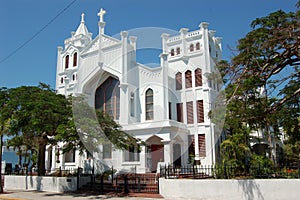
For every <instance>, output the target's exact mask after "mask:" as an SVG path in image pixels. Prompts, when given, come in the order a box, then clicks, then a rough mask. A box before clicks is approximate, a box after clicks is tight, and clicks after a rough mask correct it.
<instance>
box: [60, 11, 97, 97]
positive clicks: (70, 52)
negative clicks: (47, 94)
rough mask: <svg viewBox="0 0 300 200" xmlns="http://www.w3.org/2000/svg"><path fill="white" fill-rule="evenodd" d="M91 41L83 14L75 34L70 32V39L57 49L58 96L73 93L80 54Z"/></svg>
mask: <svg viewBox="0 0 300 200" xmlns="http://www.w3.org/2000/svg"><path fill="white" fill-rule="evenodd" d="M91 40H92V34H91V33H89V31H88V29H87V27H86V25H85V21H84V13H82V14H81V22H80V24H79V26H78V28H77V30H76V32H71V37H70V38H68V39H66V40H65V42H64V44H65V46H64V48H63V47H58V52H57V72H56V91H57V92H58V93H60V94H64V95H69V94H72V93H73V92H74V91H73V90H74V86H75V84H76V83H77V80H78V74H77V73H78V69H79V66H80V53H81V51H82V49H84V48H85V47H86V46H87V45H88V44H89V43H90V42H91Z"/></svg>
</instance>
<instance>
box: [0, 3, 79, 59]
mask: <svg viewBox="0 0 300 200" xmlns="http://www.w3.org/2000/svg"><path fill="white" fill-rule="evenodd" d="M76 1H77V0H73V1H72V2H70V3H69V4H68V5H67V6H66V7H65V8H64V9H62V10H61V11H60V12H59V13H58V14H57V15H56V16H55V17H53V18H52V19H51V20H50V21H49V22H48V23H47V24H46V25H45V26H43V27H42V28H41V29H40V30H39V31H37V32H36V33H35V34H34V35H33V36H31V37H30V38H29V39H28V40H26V41H25V42H24V43H23V44H21V45H20V46H19V47H17V48H16V49H15V50H13V51H12V52H11V53H10V54H8V55H7V56H6V57H5V58H3V59H2V60H1V61H0V64H1V63H3V62H4V61H6V60H7V59H9V58H10V57H12V56H13V55H15V54H16V53H17V52H18V51H20V50H21V49H22V48H23V47H25V46H26V45H27V44H28V43H30V42H31V41H32V40H33V39H34V38H36V37H37V36H38V35H39V34H40V33H41V32H42V31H43V30H45V29H46V28H47V27H48V26H49V25H50V24H51V23H52V22H54V21H55V20H56V19H57V18H58V17H59V16H60V15H62V14H63V13H64V12H65V11H66V10H67V9H68V8H70V7H71V6H72V5H73V4H74V3H75V2H76Z"/></svg>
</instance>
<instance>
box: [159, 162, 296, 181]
mask: <svg viewBox="0 0 300 200" xmlns="http://www.w3.org/2000/svg"><path fill="white" fill-rule="evenodd" d="M160 177H164V178H166V179H179V178H192V179H208V178H212V179H231V178H300V163H298V164H296V165H288V166H270V165H261V164H258V165H256V166H251V167H249V168H241V167H239V166H233V165H190V166H182V167H174V166H171V165H165V166H161V167H160Z"/></svg>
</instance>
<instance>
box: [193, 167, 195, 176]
mask: <svg viewBox="0 0 300 200" xmlns="http://www.w3.org/2000/svg"><path fill="white" fill-rule="evenodd" d="M193 178H195V165H193Z"/></svg>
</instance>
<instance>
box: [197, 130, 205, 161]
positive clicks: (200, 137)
mask: <svg viewBox="0 0 300 200" xmlns="http://www.w3.org/2000/svg"><path fill="white" fill-rule="evenodd" d="M198 143H199V156H200V157H205V156H206V145H205V134H199V135H198Z"/></svg>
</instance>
